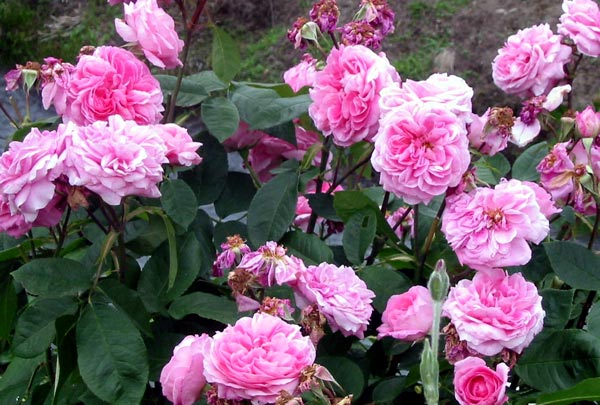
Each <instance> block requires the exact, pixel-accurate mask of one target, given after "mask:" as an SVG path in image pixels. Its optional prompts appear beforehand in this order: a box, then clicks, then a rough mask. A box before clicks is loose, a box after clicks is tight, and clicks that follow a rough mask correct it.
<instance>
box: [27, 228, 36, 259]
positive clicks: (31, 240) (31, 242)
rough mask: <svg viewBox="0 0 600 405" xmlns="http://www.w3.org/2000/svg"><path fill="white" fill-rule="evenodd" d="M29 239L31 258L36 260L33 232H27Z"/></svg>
mask: <svg viewBox="0 0 600 405" xmlns="http://www.w3.org/2000/svg"><path fill="white" fill-rule="evenodd" d="M27 237H28V238H29V244H30V245H31V257H33V258H34V259H35V243H33V232H31V231H29V232H27Z"/></svg>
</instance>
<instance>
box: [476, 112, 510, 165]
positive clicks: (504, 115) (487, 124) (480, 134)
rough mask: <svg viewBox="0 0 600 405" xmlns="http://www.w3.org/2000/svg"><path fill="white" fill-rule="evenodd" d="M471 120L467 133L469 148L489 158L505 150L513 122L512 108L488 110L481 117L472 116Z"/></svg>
mask: <svg viewBox="0 0 600 405" xmlns="http://www.w3.org/2000/svg"><path fill="white" fill-rule="evenodd" d="M471 120H472V121H471V124H470V125H469V132H468V137H469V142H470V144H471V146H473V147H474V148H475V149H477V150H478V151H480V152H481V153H483V154H485V155H489V156H494V155H495V154H496V153H498V152H500V151H502V150H504V149H506V147H507V146H508V140H509V138H510V137H511V134H512V128H513V126H514V122H515V120H514V117H513V110H512V108H509V107H504V108H500V107H493V108H488V109H487V111H486V112H485V113H483V115H482V116H481V117H479V116H477V115H475V114H473V116H472V119H471Z"/></svg>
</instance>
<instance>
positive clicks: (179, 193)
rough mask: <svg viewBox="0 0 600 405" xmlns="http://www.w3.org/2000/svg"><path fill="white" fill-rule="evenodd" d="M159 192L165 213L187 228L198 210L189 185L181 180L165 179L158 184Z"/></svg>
mask: <svg viewBox="0 0 600 405" xmlns="http://www.w3.org/2000/svg"><path fill="white" fill-rule="evenodd" d="M160 193H161V194H162V196H161V197H160V202H161V204H162V206H163V208H164V210H165V212H166V213H167V215H168V216H169V217H170V218H171V219H172V220H173V222H175V223H176V224H178V225H181V226H182V227H183V228H185V229H187V228H188V226H189V225H190V224H191V223H192V222H193V221H194V218H195V217H196V213H197V212H198V202H197V201H196V196H195V195H194V192H193V191H192V189H191V188H190V186H188V185H187V183H186V182H185V181H183V180H179V179H173V180H167V181H163V183H162V185H161V186H160Z"/></svg>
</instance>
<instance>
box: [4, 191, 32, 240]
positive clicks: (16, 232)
mask: <svg viewBox="0 0 600 405" xmlns="http://www.w3.org/2000/svg"><path fill="white" fill-rule="evenodd" d="M32 227H33V225H32V224H31V222H27V220H25V217H24V216H23V214H22V213H21V212H18V211H17V212H15V213H14V214H11V212H10V204H9V203H8V202H6V201H3V200H2V199H1V198H0V232H6V233H7V234H8V235H10V236H12V237H13V238H18V237H20V236H23V235H25V234H26V233H27V232H29V231H30V230H31V228H32Z"/></svg>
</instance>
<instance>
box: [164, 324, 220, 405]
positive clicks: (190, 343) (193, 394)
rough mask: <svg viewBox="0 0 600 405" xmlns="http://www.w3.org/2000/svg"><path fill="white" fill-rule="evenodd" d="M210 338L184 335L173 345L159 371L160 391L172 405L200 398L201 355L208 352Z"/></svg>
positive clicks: (204, 380) (181, 404) (202, 369)
mask: <svg viewBox="0 0 600 405" xmlns="http://www.w3.org/2000/svg"><path fill="white" fill-rule="evenodd" d="M210 345H211V338H210V336H208V335H207V334H206V333H203V334H202V335H201V336H198V335H189V336H186V337H185V338H184V339H183V340H182V341H181V343H179V344H178V345H177V346H175V349H173V357H171V360H169V362H168V363H167V364H166V365H165V366H164V367H163V369H162V371H161V372H160V384H161V385H162V393H163V395H164V396H165V397H167V399H168V400H169V401H171V402H173V404H174V405H192V404H193V403H194V402H196V401H197V400H199V399H200V396H201V394H202V389H203V388H204V386H205V385H206V378H204V357H205V356H206V355H207V354H208V352H209V350H210Z"/></svg>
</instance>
